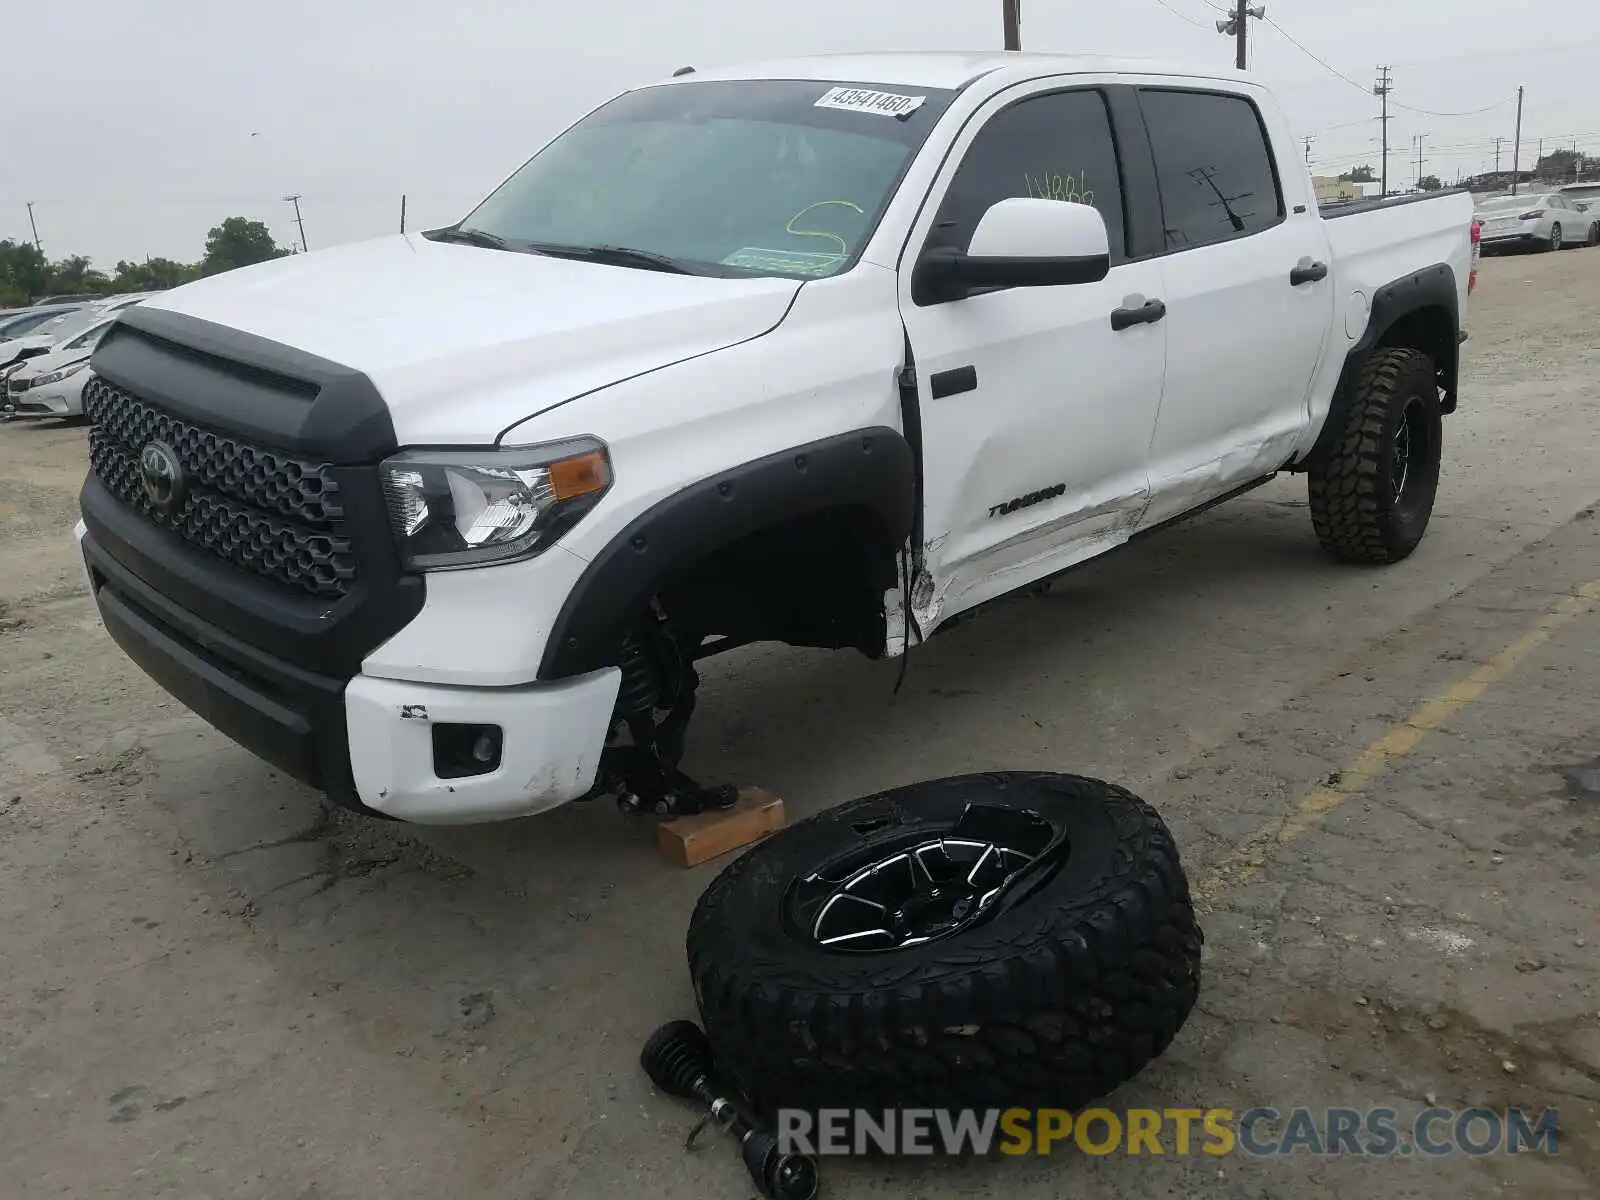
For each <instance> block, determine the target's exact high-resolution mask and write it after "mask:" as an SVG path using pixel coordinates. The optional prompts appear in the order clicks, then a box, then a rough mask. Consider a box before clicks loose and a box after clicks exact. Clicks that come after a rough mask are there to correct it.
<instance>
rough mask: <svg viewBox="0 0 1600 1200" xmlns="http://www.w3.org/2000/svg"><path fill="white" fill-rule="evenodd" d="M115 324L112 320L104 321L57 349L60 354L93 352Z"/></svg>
mask: <svg viewBox="0 0 1600 1200" xmlns="http://www.w3.org/2000/svg"><path fill="white" fill-rule="evenodd" d="M115 323H116V322H115V320H114V319H112V320H103V321H101V322H100V323H99V324H97V325H91V326H89V328H88V329H86V330H84V331H83V332H82V333H80V334H79V335H78V336H77V337H75V338H73V339H72V340H71V341H69V342H66V343H65V344H62V345H58V346H56V347H55V349H56V350H57V351H58V352H59V351H65V350H93V349H94V348H95V345H96V344H97V343H98V342H99V341H100V339H101V338H103V337H104V336H105V335H106V330H108V329H110V328H111V326H112V325H114V324H115Z"/></svg>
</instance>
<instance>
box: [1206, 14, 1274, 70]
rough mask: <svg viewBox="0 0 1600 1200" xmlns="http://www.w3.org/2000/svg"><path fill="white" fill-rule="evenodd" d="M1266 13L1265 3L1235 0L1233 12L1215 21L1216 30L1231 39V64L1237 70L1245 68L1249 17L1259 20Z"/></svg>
mask: <svg viewBox="0 0 1600 1200" xmlns="http://www.w3.org/2000/svg"><path fill="white" fill-rule="evenodd" d="M1266 15H1267V6H1266V5H1265V4H1254V5H1252V4H1246V3H1245V0H1235V4H1234V9H1233V12H1231V13H1230V14H1228V19H1227V20H1226V21H1218V22H1217V32H1218V33H1223V34H1227V35H1228V36H1229V37H1231V38H1232V39H1233V65H1234V66H1236V67H1238V68H1239V70H1241V71H1242V70H1244V69H1245V59H1246V57H1247V56H1246V53H1245V50H1246V47H1247V46H1248V44H1249V38H1248V26H1249V23H1250V22H1249V18H1250V17H1254V18H1255V19H1256V20H1258V21H1259V20H1261V19H1262V18H1263V17H1265V16H1266Z"/></svg>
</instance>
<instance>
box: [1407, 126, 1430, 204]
mask: <svg viewBox="0 0 1600 1200" xmlns="http://www.w3.org/2000/svg"><path fill="white" fill-rule="evenodd" d="M1427 136H1428V134H1426V133H1418V134H1415V135H1413V136H1412V138H1411V141H1412V142H1413V143H1414V144H1415V145H1416V147H1417V191H1419V192H1420V191H1421V190H1422V139H1423V138H1425V137H1427Z"/></svg>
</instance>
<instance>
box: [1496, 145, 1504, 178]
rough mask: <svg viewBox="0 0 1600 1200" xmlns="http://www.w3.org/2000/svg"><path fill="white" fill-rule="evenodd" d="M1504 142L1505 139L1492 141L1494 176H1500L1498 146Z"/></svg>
mask: <svg viewBox="0 0 1600 1200" xmlns="http://www.w3.org/2000/svg"><path fill="white" fill-rule="evenodd" d="M1504 141H1505V138H1495V140H1494V173H1495V174H1496V175H1498V174H1500V144H1501V143H1502V142H1504Z"/></svg>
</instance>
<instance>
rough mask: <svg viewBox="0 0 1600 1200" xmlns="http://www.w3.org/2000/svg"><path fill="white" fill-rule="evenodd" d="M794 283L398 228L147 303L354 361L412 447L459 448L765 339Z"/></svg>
mask: <svg viewBox="0 0 1600 1200" xmlns="http://www.w3.org/2000/svg"><path fill="white" fill-rule="evenodd" d="M799 287H800V281H799V280H794V279H779V278H752V279H717V278H706V277H701V276H694V275H673V274H669V273H665V272H660V271H648V270H639V269H635V268H629V267H613V266H604V265H600V264H596V263H586V262H579V261H574V260H571V259H560V258H550V257H547V256H540V255H535V254H517V253H511V252H507V251H503V250H489V249H484V248H481V247H478V246H462V245H452V244H448V243H440V242H432V241H429V240H428V239H426V238H424V237H420V236H417V235H397V236H393V237H386V238H379V239H375V240H373V241H367V242H356V243H353V244H350V245H345V246H339V247H335V248H333V249H330V250H321V251H318V252H317V253H315V254H309V255H293V256H290V257H288V258H281V259H276V260H274V261H272V262H267V263H261V264H259V265H257V266H253V267H244V268H240V269H238V270H234V271H229V272H226V273H224V274H221V275H214V276H211V277H210V278H207V279H202V280H198V281H196V282H194V283H191V284H186V285H185V286H183V287H180V288H177V289H175V290H173V291H170V292H167V293H165V294H163V295H161V296H158V297H155V298H153V299H151V300H148V301H146V302H145V303H144V305H142V307H145V308H151V309H164V310H167V311H170V312H175V313H182V314H184V315H187V316H191V317H197V318H200V319H202V320H205V321H210V322H213V323H215V324H218V325H224V326H227V327H229V328H232V329H238V330H242V331H244V332H247V333H252V334H255V335H256V336H258V337H263V338H268V339H270V340H272V341H275V342H279V343H281V344H283V345H287V346H292V347H294V348H295V349H298V350H303V351H305V352H306V353H309V354H314V355H317V356H319V357H321V358H325V359H328V360H330V361H332V362H335V363H339V364H341V365H343V366H346V367H351V368H354V369H355V370H358V371H360V372H362V373H363V374H365V375H366V376H367V377H368V378H369V379H370V380H372V382H373V384H374V385H375V386H376V387H377V389H378V391H379V393H380V394H381V395H382V396H383V398H384V402H385V403H386V404H387V405H388V408H389V411H390V414H391V417H392V419H393V421H394V426H395V433H396V435H397V437H398V439H399V441H400V444H401V445H426V444H429V443H441V444H453V445H461V444H464V443H482V444H488V443H492V442H494V441H496V440H497V439H498V438H499V435H500V434H501V432H502V431H504V430H506V429H508V428H509V427H511V426H512V425H514V424H516V423H517V422H519V421H521V420H524V419H526V418H527V417H530V416H534V415H537V414H538V413H541V412H545V411H547V410H548V409H550V408H553V407H555V406H556V405H559V404H563V403H565V402H566V401H568V400H571V399H574V398H576V397H578V396H582V395H584V394H585V393H588V392H592V391H594V390H596V389H597V388H602V387H605V386H607V385H608V384H612V383H616V382H618V381H619V380H623V379H629V378H632V377H633V376H636V375H640V374H643V373H644V372H647V371H653V370H656V369H658V368H660V367H665V366H670V365H671V364H672V363H675V362H681V361H683V360H684V359H688V358H694V357H697V356H699V355H702V354H707V353H710V352H712V351H714V350H720V349H722V348H723V347H725V346H731V345H734V344H736V343H738V342H743V341H748V340H750V339H751V338H755V337H759V336H761V335H762V334H764V333H766V332H768V331H769V330H771V329H773V328H774V327H776V326H777V324H778V323H779V322H780V321H782V320H783V316H784V314H785V313H786V312H787V311H788V309H789V305H790V303H791V302H792V301H793V299H794V295H795V292H796V291H797V290H798V289H799Z"/></svg>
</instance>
